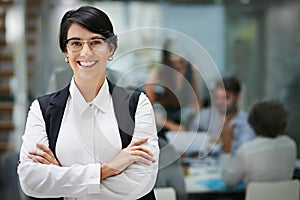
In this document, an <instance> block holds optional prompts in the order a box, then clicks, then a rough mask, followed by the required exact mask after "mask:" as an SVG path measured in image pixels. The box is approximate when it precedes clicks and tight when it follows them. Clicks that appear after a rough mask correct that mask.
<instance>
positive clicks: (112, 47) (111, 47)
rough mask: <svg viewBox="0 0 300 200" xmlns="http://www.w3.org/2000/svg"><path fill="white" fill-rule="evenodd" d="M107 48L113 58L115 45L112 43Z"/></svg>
mask: <svg viewBox="0 0 300 200" xmlns="http://www.w3.org/2000/svg"><path fill="white" fill-rule="evenodd" d="M108 47H109V51H110V53H111V56H113V55H114V53H115V50H116V47H115V45H114V44H113V43H109V45H108Z"/></svg>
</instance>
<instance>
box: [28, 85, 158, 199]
mask: <svg viewBox="0 0 300 200" xmlns="http://www.w3.org/2000/svg"><path fill="white" fill-rule="evenodd" d="M108 84H109V92H110V94H111V96H112V100H113V106H114V110H115V115H116V118H117V122H118V127H119V132H120V137H121V141H122V148H126V147H127V146H128V145H129V144H130V142H131V140H132V135H133V131H134V126H135V112H136V108H137V104H138V100H139V96H140V92H138V91H132V90H127V89H125V88H121V87H118V86H115V85H114V84H112V83H110V82H109V81H108ZM69 86H70V85H68V86H67V87H65V88H64V89H62V90H60V91H58V92H55V93H52V94H49V95H45V96H42V97H38V101H39V104H40V107H41V111H42V114H43V118H44V121H45V124H46V132H47V136H48V140H49V148H50V149H51V151H52V152H53V153H54V155H56V153H55V146H56V140H57V137H58V133H59V130H60V126H61V121H62V117H63V114H64V110H65V107H66V103H67V100H68V97H69ZM30 198H31V199H38V198H32V197H30ZM58 199H63V198H48V200H58ZM139 200H155V195H154V192H153V189H152V190H151V191H150V192H149V193H148V194H146V195H145V196H143V197H141V198H140V199H139Z"/></svg>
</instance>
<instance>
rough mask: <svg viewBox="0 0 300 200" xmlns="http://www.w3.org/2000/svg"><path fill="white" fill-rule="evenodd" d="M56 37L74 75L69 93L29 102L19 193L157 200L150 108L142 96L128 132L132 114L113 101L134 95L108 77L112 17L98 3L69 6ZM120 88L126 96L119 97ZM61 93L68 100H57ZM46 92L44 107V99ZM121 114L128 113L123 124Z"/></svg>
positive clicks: (154, 138)
mask: <svg viewBox="0 0 300 200" xmlns="http://www.w3.org/2000/svg"><path fill="white" fill-rule="evenodd" d="M59 40H60V48H61V50H62V52H63V53H65V56H66V61H67V62H68V63H69V65H70V67H71V69H72V71H73V74H74V76H73V78H72V80H71V82H70V85H69V86H68V87H66V88H65V89H64V90H61V91H59V92H57V93H54V94H52V95H50V96H49V95H47V96H44V97H42V98H40V99H39V100H35V101H34V102H33V103H32V105H31V107H30V111H29V113H28V118H27V122H26V128H25V133H24V135H23V137H22V139H23V143H22V147H21V151H20V159H19V166H18V175H19V180H20V184H21V187H22V190H23V191H24V193H25V194H26V195H28V196H32V197H36V198H60V199H62V198H64V199H89V200H90V199H109V200H121V199H122V200H123V199H130V200H132V199H147V200H151V199H155V196H154V193H153V186H154V184H155V181H156V176H157V171H158V155H159V148H158V142H157V141H158V138H157V131H156V125H155V119H154V114H153V109H152V106H151V103H150V101H149V100H148V98H147V97H146V95H145V94H143V93H138V94H139V96H138V98H137V102H136V112H135V115H134V119H133V121H134V126H133V127H131V129H130V130H132V132H133V134H132V137H131V136H128V135H126V134H127V132H126V133H125V131H124V130H123V129H122V127H125V128H127V127H126V126H127V125H128V124H130V123H128V124H126V123H127V121H129V122H130V120H131V118H130V117H131V116H129V115H128V116H127V115H126V114H127V113H124V110H121V109H119V108H122V106H123V107H124V105H116V100H118V99H119V98H120V100H122V99H121V98H123V96H124V95H125V96H126V95H127V94H133V93H129V90H126V89H122V88H119V87H117V86H114V85H113V84H111V83H110V82H109V81H108V80H107V79H106V74H105V71H106V64H107V61H108V60H112V56H113V54H114V51H115V50H116V48H117V37H116V36H115V34H114V31H113V26H112V24H111V21H110V19H109V18H108V16H107V15H106V14H105V13H104V12H102V11H101V10H99V9H97V8H95V7H90V6H83V7H80V8H78V9H77V10H70V11H68V12H66V13H65V15H64V16H63V18H62V21H61V27H60V35H59ZM114 88H116V89H114ZM117 90H118V91H121V93H120V94H118V95H114V93H113V92H114V91H117ZM112 91H113V92H112ZM64 92H66V94H67V98H66V100H65V102H63V101H62V100H61V99H60V98H59V97H61V94H62V93H64ZM48 97H51V98H50V103H49V105H48V107H47V108H46V110H44V107H43V106H42V104H41V101H42V99H45V98H46V99H47V98H48ZM129 97H130V96H126V98H124V102H125V100H126V99H129ZM57 102H60V103H65V104H64V105H63V106H62V108H63V109H62V113H57V116H51V115H50V117H49V115H48V114H47V112H49V110H50V109H52V110H55V109H56V110H57V109H61V107H60V106H59V105H58V104H57ZM126 106H134V105H132V104H130V102H129V104H127V105H126ZM130 109H131V108H129V110H130ZM125 110H126V109H125ZM59 114H61V120H60V122H61V123H60V122H59V124H60V128H58V130H59V131H57V135H56V140H55V142H53V137H55V136H53V134H55V133H54V132H53V129H55V127H56V128H57V126H58V127H59V124H56V123H53V122H54V121H55V119H57V118H58V117H59ZM120 115H121V116H125V117H126V118H123V120H121V121H119V120H118V118H119V116H120ZM48 119H49V120H50V122H49V123H50V125H49V124H48ZM124 123H125V126H124ZM128 134H130V133H128ZM130 141H131V142H130ZM124 144H125V146H124Z"/></svg>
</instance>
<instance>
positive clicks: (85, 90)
mask: <svg viewBox="0 0 300 200" xmlns="http://www.w3.org/2000/svg"><path fill="white" fill-rule="evenodd" d="M74 81H75V84H76V86H77V87H78V89H79V91H80V93H81V94H82V96H83V98H84V99H85V101H86V102H91V101H93V99H94V98H95V97H96V96H97V94H98V93H99V91H100V89H101V87H102V85H103V83H104V81H105V76H103V77H100V78H99V80H97V81H94V80H89V81H86V80H84V81H83V80H80V79H78V78H75V79H74Z"/></svg>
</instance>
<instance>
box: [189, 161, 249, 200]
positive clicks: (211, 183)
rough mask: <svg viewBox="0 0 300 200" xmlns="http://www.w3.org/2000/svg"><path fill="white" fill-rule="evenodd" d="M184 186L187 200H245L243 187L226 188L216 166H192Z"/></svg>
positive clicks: (240, 185) (204, 164) (205, 164)
mask: <svg viewBox="0 0 300 200" xmlns="http://www.w3.org/2000/svg"><path fill="white" fill-rule="evenodd" d="M185 185H186V191H187V193H188V197H189V198H188V199H189V200H194V199H201V200H202V199H204V200H217V199H218V200H227V199H228V200H244V198H245V188H244V185H243V184H239V185H238V186H236V187H227V186H226V185H225V184H224V182H223V180H222V172H221V169H220V166H218V165H213V166H209V165H207V163H202V164H201V163H198V164H192V165H191V166H190V167H189V169H188V174H187V176H186V177H185Z"/></svg>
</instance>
